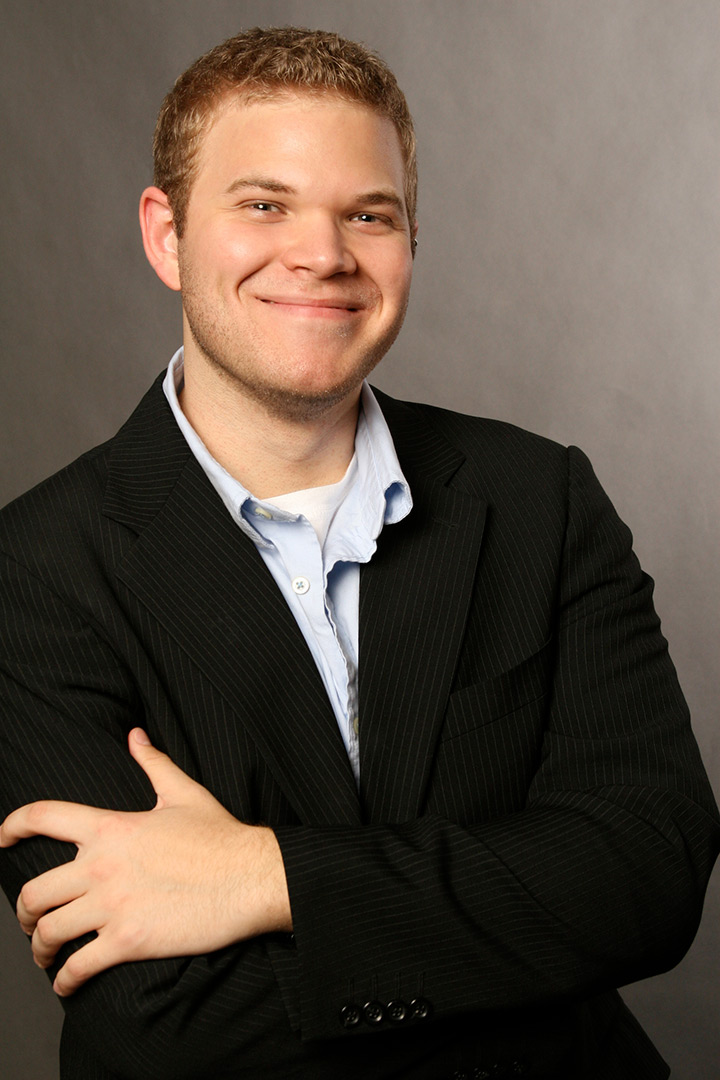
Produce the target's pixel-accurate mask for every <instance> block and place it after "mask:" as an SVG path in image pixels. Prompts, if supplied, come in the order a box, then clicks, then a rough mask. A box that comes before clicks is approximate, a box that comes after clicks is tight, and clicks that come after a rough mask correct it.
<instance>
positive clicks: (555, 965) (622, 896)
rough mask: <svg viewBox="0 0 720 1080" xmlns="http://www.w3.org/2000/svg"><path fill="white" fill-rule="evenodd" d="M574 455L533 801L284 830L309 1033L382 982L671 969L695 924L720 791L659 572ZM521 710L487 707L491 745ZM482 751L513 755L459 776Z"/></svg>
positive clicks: (554, 988) (472, 1006) (505, 1004)
mask: <svg viewBox="0 0 720 1080" xmlns="http://www.w3.org/2000/svg"><path fill="white" fill-rule="evenodd" d="M568 470H569V478H568V494H567V515H566V521H567V525H566V533H565V541H564V546H563V552H562V568H561V573H560V580H559V594H558V599H557V604H556V609H557V615H556V621H555V625H554V627H553V634H552V640H553V646H552V647H553V649H554V664H553V667H552V670H551V676H550V685H549V693H548V699H547V707H546V709H545V713H544V716H543V717H542V719H541V733H540V738H539V741H538V755H537V768H536V771H535V773H534V776H533V777H532V780H531V782H530V785H529V789H528V791H527V800H526V802H525V805H524V806H522V807H521V808H520V809H519V810H517V811H516V812H514V813H512V814H509V815H506V816H502V817H499V818H498V819H496V820H492V821H473V820H472V816H471V815H468V819H467V820H460V819H459V818H457V819H454V820H448V818H447V817H446V816H443V815H441V814H440V813H438V812H437V810H436V809H434V808H433V804H432V799H431V800H430V801H429V805H428V812H427V813H426V814H424V815H423V816H422V817H420V818H419V819H417V820H413V821H407V822H401V823H398V824H396V825H394V826H392V827H389V826H369V827H367V828H364V829H361V830H357V829H345V828H338V829H335V830H327V831H323V833H322V835H319V834H318V833H317V831H315V830H312V829H304V828H297V829H280V830H278V837H279V841H280V845H281V848H282V851H283V857H284V859H285V866H286V871H287V876H288V882H289V888H290V897H291V902H292V909H293V921H294V927H295V935H296V940H297V947H298V953H299V956H300V960H301V969H302V981H301V989H300V995H299V997H300V1001H301V1008H302V1023H301V1029H302V1033H303V1037H305V1038H309V1039H313V1038H323V1037H324V1038H328V1037H332V1036H337V1035H340V1034H342V1033H343V1030H344V1028H343V1022H342V1019H341V1017H343V1016H344V1017H345V1020H347V1012H346V1013H344V1014H342V1013H341V1010H342V1007H343V1003H350V1004H353V1003H354V1004H356V1005H359V1006H360V1008H359V1009H357V1010H355V1012H354V1014H353V1019H354V1020H355V1022H356V1023H357V1026H358V1027H363V1026H365V1020H364V1018H363V1015H362V1005H363V1003H364V1002H367V1001H370V1000H373V999H374V1000H378V1001H379V1002H380V1003H381V1004H382V1003H385V1004H387V1003H388V1002H391V1001H392V1000H394V999H398V998H400V999H403V1000H404V1001H405V1002H409V1001H410V1000H411V999H413V998H418V997H420V998H423V999H425V1001H426V1002H429V1003H430V1005H431V1007H432V1008H433V1009H434V1012H435V1015H436V1016H437V1015H448V1014H451V1013H459V1012H463V1011H469V1010H473V1011H474V1010H486V1009H490V1010H495V1009H503V1008H517V1007H522V1006H527V1005H533V1004H538V1003H551V1002H553V1001H556V1002H557V1001H561V1000H563V999H565V1000H568V999H569V1000H579V999H581V998H584V997H587V996H588V995H591V994H593V993H597V992H600V991H602V990H605V989H607V988H610V987H617V986H620V985H623V984H624V983H627V982H630V981H633V980H636V979H639V978H643V977H646V976H648V975H651V974H656V973H658V972H660V971H663V970H666V969H667V968H669V967H671V966H672V965H674V964H675V963H677V961H678V960H679V959H680V958H681V956H682V955H683V953H684V951H685V950H686V949H687V947H688V946H689V944H690V942H691V940H692V938H693V936H694V933H695V930H696V927H697V924H698V921H699V918H700V914H701V910H702V902H703V896H704V891H705V886H706V882H707V879H708V876H709V873H710V870H711V868H712V864H713V861H714V858H715V855H716V853H717V850H718V844H719V842H720V833H719V830H718V818H717V810H716V808H715V805H714V801H713V797H712V793H711V791H710V788H709V785H708V781H707V778H706V776H705V773H704V770H703V766H702V763H701V761H700V757H699V753H698V749H697V746H696V743H695V740H694V738H693V735H692V732H691V729H690V724H689V718H688V714H687V708H686V705H685V702H684V699H683V697H682V693H681V691H680V689H679V686H678V684H677V679H676V675H675V670H674V667H673V665H672V663H671V661H670V659H669V657H668V653H667V647H666V643H665V640H664V638H663V637H662V635H661V633H660V629H659V620H658V619H657V616H656V615H655V612H654V610H653V604H652V582H651V581H650V579H649V578H647V577H646V576H645V575H644V574H643V573H642V571H641V570H640V567H639V566H638V563H637V560H636V559H635V556H634V555H633V553H632V550H631V537H630V533H629V531H628V530H627V528H626V527H625V526H624V525H623V524H622V523H621V522H620V520H619V519H618V517H617V515H616V514H615V511H614V510H613V508H612V506H611V504H610V502H609V501H608V499H607V497H606V496H605V494H604V492H603V491H602V489H601V487H600V485H599V484H598V482H597V480H596V479H595V477H594V474H593V473H592V470H591V468H590V466H589V463H588V462H587V459H586V458H585V457H584V455H582V454H581V453H580V452H579V451H576V450H571V451H570V452H569V458H568ZM481 689H482V688H481ZM478 700H479V701H482V700H483V695H482V693H479V694H478ZM516 719H517V724H518V725H521V724H522V722H523V721H522V718H521V717H519V716H518V718H515V717H513V716H511V715H506V716H503V717H502V719H500V720H497V721H496V722H495V724H496V729H497V734H496V737H495V744H496V745H497V746H498V747H499V748H500V751H501V750H502V744H503V731H502V730H501V728H505V729H506V730H507V731H508V732H509V731H510V728H511V726H512V725H513V723H515V720H516ZM481 722H482V721H481V720H480V719H478V724H479V723H481ZM519 729H520V730H521V727H520V728H519ZM533 737H534V735H533V734H531V728H530V726H528V733H527V738H528V739H530V738H533ZM481 764H482V765H483V768H484V769H485V771H487V770H488V768H492V767H495V768H498V767H499V768H507V769H512V768H513V767H514V762H513V761H512V760H509V759H508V760H505V761H504V762H503V759H502V756H501V753H500V752H498V756H497V759H496V760H493V761H492V762H491V763H490V765H488V763H487V762H485V763H479V762H477V761H475V762H473V761H472V760H470V761H469V762H468V764H467V767H466V775H465V776H464V777H463V778H462V784H463V786H464V787H465V788H469V787H471V786H472V770H473V768H475V769H478V770H479V769H480V766H481ZM467 774H469V775H470V780H469V782H468V775H467ZM458 782H459V783H460V779H459V781H458ZM478 783H480V780H479V779H478Z"/></svg>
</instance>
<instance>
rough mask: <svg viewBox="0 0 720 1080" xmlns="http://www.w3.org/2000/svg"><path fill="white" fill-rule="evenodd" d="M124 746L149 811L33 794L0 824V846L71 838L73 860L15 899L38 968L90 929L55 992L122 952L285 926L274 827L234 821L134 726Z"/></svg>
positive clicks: (192, 950)
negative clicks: (142, 781)
mask: <svg viewBox="0 0 720 1080" xmlns="http://www.w3.org/2000/svg"><path fill="white" fill-rule="evenodd" d="M128 745H129V749H130V753H131V754H132V756H133V758H134V759H135V761H136V762H137V763H138V764H139V765H140V766H141V768H142V769H143V770H144V772H145V773H146V775H147V776H148V778H149V780H150V782H151V783H152V786H153V788H154V790H155V792H156V794H157V804H156V806H155V807H154V808H153V809H152V810H149V811H144V812H135V813H123V812H119V811H110V810H101V809H98V808H96V807H89V806H82V805H80V804H78V803H67V802H56V801H47V802H36V803H30V804H29V805H27V806H23V807H20V809H18V810H15V811H14V812H13V813H11V814H9V815H8V817H7V818H6V819H5V821H4V822H3V824H2V826H0V847H9V846H11V845H13V844H15V843H16V842H17V841H18V840H22V839H26V838H27V837H31V836H49V837H53V838H54V839H56V840H64V841H67V842H70V843H72V844H75V845H76V847H77V855H76V857H75V859H74V860H73V861H72V862H68V863H64V864H62V865H60V866H57V867H55V868H53V869H52V870H48V871H46V872H45V873H44V874H41V875H40V876H39V877H36V878H34V879H33V880H31V881H29V882H28V883H27V884H26V885H25V886H24V888H23V889H22V891H21V893H20V897H19V899H18V903H17V916H18V919H19V921H20V925H21V926H22V928H23V930H24V931H25V933H26V934H28V935H32V949H33V954H34V957H35V962H36V963H37V964H38V966H39V967H41V968H47V967H50V966H51V964H52V963H53V961H54V959H55V957H56V955H57V953H58V950H59V949H60V948H61V947H62V946H63V945H64V944H65V943H66V942H69V941H73V940H75V939H76V938H79V937H81V936H82V935H83V934H86V933H88V932H91V931H95V932H96V934H97V936H96V937H95V938H94V939H93V940H91V941H90V942H89V943H88V944H86V945H84V946H83V947H82V948H80V949H79V950H78V951H77V952H75V953H73V954H72V955H71V956H70V957H69V959H68V960H67V961H66V962H65V964H64V965H63V966H62V967H61V969H60V971H59V972H58V974H57V976H56V978H55V982H54V989H55V991H56V993H58V994H59V995H60V996H62V997H65V996H68V995H70V994H73V993H74V992H75V991H76V990H77V989H78V987H79V986H81V985H82V984H83V983H84V982H86V981H87V980H88V979H90V978H92V977H93V976H94V975H97V974H98V973H99V972H101V971H104V970H105V969H107V968H109V967H113V966H114V965H116V964H120V963H124V962H126V961H130V960H149V959H153V960H157V959H162V958H165V957H176V956H188V955H198V954H202V953H205V952H211V951H213V950H216V949H220V948H223V947H225V946H226V945H231V944H234V943H236V942H238V941H243V940H246V939H247V938H252V937H256V936H258V935H260V934H263V933H269V932H274V931H290V930H291V929H292V918H291V913H290V901H289V897H288V889H287V883H286V880H285V873H284V869H283V862H282V857H281V854H280V848H279V846H278V843H277V840H276V839H275V834H274V833H273V831H272V830H271V829H268V828H265V827H263V826H253V825H245V824H243V823H242V822H240V821H238V820H237V819H236V818H234V817H233V816H232V815H231V814H230V813H228V811H227V810H225V808H224V807H223V806H222V805H221V804H220V803H219V802H218V801H217V800H216V799H215V798H214V797H213V796H212V795H211V794H210V792H209V791H207V790H206V789H205V788H204V787H202V786H201V785H200V784H197V783H196V782H195V781H194V780H191V779H190V777H188V776H187V775H186V774H185V773H183V772H182V770H181V769H179V768H178V767H177V766H176V765H174V764H173V762H172V761H171V760H170V758H168V757H167V756H166V755H165V754H163V753H161V752H160V751H159V750H156V749H155V748H154V747H153V746H152V745H151V744H150V742H149V740H148V738H147V736H146V735H145V733H144V732H143V731H142V730H141V729H139V728H135V729H133V731H131V732H130V736H129V740H128Z"/></svg>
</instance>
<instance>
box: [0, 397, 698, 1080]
mask: <svg viewBox="0 0 720 1080" xmlns="http://www.w3.org/2000/svg"><path fill="white" fill-rule="evenodd" d="M380 401H381V404H382V406H383V409H384V411H385V415H386V417H387V419H388V422H389V424H390V427H391V430H392V433H393V437H394V439H395V443H396V447H397V450H398V454H399V457H400V460H401V463H402V467H403V470H404V471H405V474H406V476H407V478H408V480H409V482H410V485H411V488H412V492H413V497H414V500H415V507H414V509H413V511H412V513H411V514H410V516H409V517H408V518H407V519H406V520H405V521H403V522H401V523H399V524H397V525H393V526H389V527H387V528H386V529H385V530H384V532H383V533H382V535H381V537H380V540H379V546H378V551H377V554H376V556H375V557H374V558H373V560H372V561H371V562H370V564H369V565H368V566H366V567H363V569H362V576H361V607H360V718H361V720H360V723H361V774H362V781H361V790H360V792H359V793H358V791H357V790H356V788H355V785H354V781H353V778H352V775H351V771H350V768H349V765H348V762H347V758H346V755H345V752H344V748H343V744H342V741H341V738H340V735H339V732H338V729H337V724H336V722H335V720H334V717H333V714H332V710H331V708H330V705H329V703H328V701H327V699H326V696H325V693H324V691H323V687H322V683H321V680H320V677H319V675H318V673H317V671H316V669H315V666H314V664H313V661H312V659H311V656H310V653H309V651H308V649H307V647H306V645H305V643H304V640H303V638H302V635H301V633H300V631H299V630H298V628H297V626H296V624H295V622H294V620H293V617H292V615H291V614H290V612H289V610H288V609H287V607H286V605H285V603H284V601H283V599H282V597H281V595H280V593H279V592H278V590H277V588H276V586H275V585H274V582H273V581H272V578H271V577H270V575H269V573H268V571H267V569H266V568H265V566H264V564H263V562H262V560H261V558H260V557H259V556H258V553H257V551H256V550H255V548H254V546H253V544H252V543H250V542H249V541H248V540H247V538H246V537H244V536H243V535H242V534H241V533H240V531H239V530H238V529H237V527H236V526H235V525H234V524H233V522H232V520H231V519H230V517H229V515H228V514H227V512H226V511H225V509H224V507H223V506H222V504H221V502H220V500H219V499H218V497H217V495H216V493H215V492H214V490H213V489H212V487H211V485H210V484H209V482H208V481H207V479H206V477H205V476H204V474H203V473H202V471H201V469H200V467H199V466H198V465H197V463H196V461H195V459H194V458H193V457H192V456H191V454H190V452H189V450H188V448H187V446H186V444H185V442H184V440H183V438H182V436H181V434H180V433H179V431H178V429H177V427H176V425H175V422H174V420H173V418H172V415H171V413H170V411H169V409H168V407H167V404H166V402H165V399H164V396H163V394H162V391H161V388H160V383H159V381H158V383H156V385H155V386H154V387H153V389H152V390H151V391H150V393H149V394H148V395H147V397H146V398H145V399H144V401H143V402H142V403H141V405H140V406H139V408H138V410H137V411H136V412H135V414H134V415H133V416H132V417H131V419H130V420H129V421H128V423H127V424H126V425H125V427H124V428H123V429H122V430H121V432H120V433H119V434H118V435H117V436H116V437H115V438H114V439H113V440H111V441H110V442H109V443H107V444H105V445H103V446H101V447H99V448H97V449H95V450H94V451H91V452H90V453H89V454H87V455H85V456H84V457H83V458H81V459H80V460H79V461H77V462H76V463H75V464H73V465H72V466H70V467H69V468H68V469H66V470H64V471H63V472H61V473H59V474H58V475H57V476H55V477H53V478H52V479H51V480H49V481H47V482H46V483H45V484H43V485H41V486H40V487H39V488H36V489H35V490H34V491H32V492H30V493H29V494H28V495H26V496H24V497H23V498H22V499H20V500H18V501H17V502H16V503H14V504H12V505H11V506H10V507H8V508H6V510H5V511H4V512H3V514H2V515H0V545H1V547H2V550H3V552H4V554H3V565H2V578H1V580H2V587H1V594H0V599H1V603H2V609H1V610H2V615H1V618H2V645H1V647H0V649H1V652H0V669H1V678H2V685H1V688H0V693H1V701H2V725H1V728H0V731H1V736H2V762H1V770H2V782H1V784H0V798H1V803H2V805H1V806H0V812H2V813H3V814H4V813H6V812H7V811H9V810H10V809H12V808H13V807H15V806H18V805H20V804H21V803H24V802H27V801H29V800H32V799H36V798H40V797H58V798H64V799H73V800H78V801H82V802H87V803H91V804H95V805H106V806H114V807H121V808H126V809H137V808H146V807H148V806H150V805H152V804H153V802H154V799H153V795H152V792H151V790H150V789H149V786H148V783H147V781H146V779H145V777H144V775H143V774H142V773H141V772H140V770H139V769H138V768H137V767H136V766H135V765H134V763H133V762H132V760H131V759H130V758H129V756H128V754H127V751H126V749H125V736H126V733H127V731H128V729H129V728H130V727H131V726H133V725H135V724H137V723H142V724H143V725H144V726H145V727H146V728H147V730H148V731H149V733H150V736H151V737H152V739H153V741H154V742H155V743H156V745H158V746H160V747H161V748H163V749H165V750H167V752H168V753H169V754H170V755H171V756H172V758H173V759H174V760H175V761H176V762H177V763H178V764H179V765H180V766H181V767H182V768H183V769H185V770H186V771H187V772H188V773H190V774H191V775H192V776H194V777H195V778H196V779H198V780H199V781H200V782H201V783H203V784H204V785H205V786H206V787H208V788H209V789H210V790H211V791H212V792H213V793H214V794H215V795H216V796H217V797H218V798H219V799H220V800H221V801H222V802H223V803H224V804H225V805H226V806H227V807H228V808H229V809H230V810H231V811H232V813H234V814H235V815H237V816H238V817H239V818H241V819H243V820H245V821H249V822H265V823H267V824H270V825H272V826H273V827H274V828H275V829H276V831H277V835H278V837H279V840H280V844H281V847H282V851H283V856H284V859H285V864H286V870H287V876H288V882H289V887H290V896H291V901H292V908H293V918H294V925H295V938H294V940H292V939H288V938H284V937H282V936H280V937H277V938H274V937H273V938H263V939H258V940H253V941H250V942H247V943H244V944H241V945H238V946H236V947H233V948H228V949H225V950H222V951H221V952H218V953H214V954H212V955H209V956H202V957H194V958H184V959H179V960H177V961H165V962H155V963H140V964H130V965H123V966H121V967H119V968H116V969H114V970H112V971H109V972H107V973H104V974H102V975H99V976H97V977H96V978H95V979H94V980H93V981H92V982H91V983H90V984H89V985H88V986H87V987H86V988H84V989H83V990H81V991H80V992H79V993H78V994H77V995H76V996H75V997H74V998H72V999H69V1000H68V1001H67V1002H66V1014H67V1019H66V1024H65V1031H64V1036H63V1049H62V1059H63V1076H64V1077H68V1078H70V1077H72V1080H85V1078H93V1080H100V1078H111V1077H123V1078H147V1080H163V1078H167V1080H182V1078H185V1077H187V1078H229V1077H247V1078H263V1080H264V1078H268V1077H270V1078H272V1077H278V1078H280V1077H282V1078H288V1077H299V1078H300V1077H302V1078H307V1080H322V1078H328V1080H329V1078H343V1080H345V1078H353V1077H358V1078H359V1077H369V1078H372V1080H382V1078H384V1077H387V1078H390V1077H397V1078H399V1077H407V1078H413V1080H421V1078H426V1080H438V1078H442V1077H445V1076H447V1077H450V1076H452V1075H455V1074H458V1075H466V1076H467V1077H470V1076H485V1075H493V1076H516V1075H526V1076H541V1075H542V1076H557V1077H559V1076H567V1077H572V1078H591V1077H592V1078H603V1080H624V1078H627V1080H630V1078H632V1080H639V1078H643V1077H644V1078H647V1080H654V1078H660V1077H665V1076H666V1075H667V1068H666V1066H665V1065H664V1064H663V1062H662V1061H661V1060H660V1058H659V1056H658V1055H657V1054H656V1052H655V1051H654V1050H653V1048H652V1047H651V1045H650V1044H649V1043H648V1041H647V1040H646V1038H645V1036H644V1035H643V1034H642V1032H641V1031H640V1029H639V1028H638V1027H637V1025H636V1024H635V1022H634V1021H633V1019H632V1017H630V1015H629V1013H627V1010H625V1008H624V1007H623V1006H622V1005H621V1003H620V1000H619V998H618V996H617V994H616V993H615V991H614V990H613V988H614V987H615V986H618V985H621V984H622V983H624V982H627V981H630V980H633V979H637V978H641V977H643V976H645V975H648V974H651V973H655V972H657V971H659V970H662V969H664V968H667V967H668V966H670V965H672V964H673V963H675V962H676V961H677V960H678V959H679V957H680V956H681V955H682V953H683V951H684V950H685V948H686V947H687V945H688V944H689V942H690V940H691V939H692V936H693V934H694V931H695V928H696V924H697V920H698V918H699V914H700V910H701V903H702V896H703V891H704V887H705V882H706V879H707V876H708V874H709V872H710V868H711V866H712V862H713V858H714V856H715V854H716V851H717V846H718V828H717V818H716V810H715V808H714V804H713V800H712V795H711V793H710V791H709V787H708V784H707V780H706V777H705V774H704V772H703V769H702V765H701V762H700V760H699V757H698V753H697V748H696V745H695V742H694V740H693V737H692V734H691V732H690V728H689V723H688V718H687V714H686V709H685V705H684V702H683V699H682V696H681V693H680V691H679V689H678V686H677V683H676V679H675V674H674V670H673V667H672V664H671V662H670V661H669V659H668V656H667V652H666V646H665V642H664V640H663V638H662V636H661V634H660V631H659V624H658V620H657V618H656V616H655V614H654V612H653V608H652V602H651V591H652V585H651V582H650V581H649V579H648V578H646V577H645V576H644V575H643V574H642V572H641V571H640V569H639V567H638V565H637V562H636V561H635V558H634V556H633V555H632V553H631V550H630V535H629V533H628V531H627V529H626V528H625V527H624V526H623V525H622V524H621V523H620V522H619V520H618V518H617V517H616V515H615V513H614V511H613V510H612V507H611V506H610V504H609V502H608V501H607V498H606V497H605V495H604V494H603V492H602V490H601V489H600V487H599V485H598V484H597V481H596V480H595V478H594V476H593V474H592V471H591V470H590V467H589V465H588V464H587V461H586V459H585V458H584V457H583V456H582V454H581V453H580V452H579V451H577V450H570V451H566V450H565V449H563V448H561V447H558V446H556V445H555V444H553V443H550V442H548V441H546V440H543V439H541V438H538V437H535V436H532V435H528V434H527V433H524V432H521V431H519V430H518V429H516V428H513V427H510V426H508V425H503V424H499V423H494V422H490V421H482V420H475V419H471V418H468V417H465V416H460V415H456V414H451V413H447V412H444V411H441V410H436V409H432V408H429V407H426V406H418V405H408V404H402V403H398V402H393V401H391V400H389V399H387V398H385V397H384V396H382V395H380ZM72 851H73V849H72V848H68V847H67V846H66V845H63V844H60V843H57V842H54V841H46V840H42V839H36V840H33V841H27V842H25V843H23V844H20V845H19V846H18V847H17V848H15V849H12V850H9V851H7V852H2V855H1V862H0V865H1V867H2V882H3V886H4V887H5V889H6V891H7V892H8V894H9V896H10V898H11V899H12V900H13V901H14V898H15V895H16V894H17V892H18V890H19V888H20V887H21V885H22V882H23V881H24V880H26V879H27V878H28V877H30V876H34V875H35V874H37V873H38V872H39V871H41V870H42V869H44V868H46V867H48V866H49V865H52V864H54V863H57V862H58V861H61V860H65V859H67V858H69V857H71V856H72ZM367 1002H376V1003H379V1006H380V1008H379V1009H378V1008H377V1007H376V1008H374V1009H370V1010H367V1011H366V1012H363V1006H364V1005H365V1004H366V1003H367ZM413 1002H415V1005H413ZM389 1003H395V1004H394V1005H393V1007H392V1008H388V1005H389ZM398 1003H399V1004H398ZM403 1011H404V1012H405V1013H406V1014H407V1015H406V1018H405V1019H398V1018H399V1017H400V1016H401V1015H402V1013H403ZM427 1014H429V1015H427ZM378 1017H379V1019H378ZM493 1068H494V1069H495V1072H492V1069H493ZM473 1070H475V1071H473Z"/></svg>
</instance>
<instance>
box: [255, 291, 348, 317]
mask: <svg viewBox="0 0 720 1080" xmlns="http://www.w3.org/2000/svg"><path fill="white" fill-rule="evenodd" d="M258 299H259V300H261V301H262V303H263V304H267V305H269V306H270V307H272V308H275V309H277V310H278V311H280V312H286V313H287V314H288V315H297V316H308V317H310V318H321V319H322V318H325V319H338V318H346V317H347V316H349V315H356V314H357V313H358V312H359V311H361V310H362V305H360V304H358V303H353V302H352V301H348V300H311V299H309V298H308V297H302V298H299V297H284V296H282V297H267V296H260V297H258Z"/></svg>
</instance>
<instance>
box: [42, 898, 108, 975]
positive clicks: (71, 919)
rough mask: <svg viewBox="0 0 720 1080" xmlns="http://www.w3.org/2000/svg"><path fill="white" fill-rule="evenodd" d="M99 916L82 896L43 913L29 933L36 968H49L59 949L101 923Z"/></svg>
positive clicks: (96, 927)
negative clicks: (31, 932)
mask: <svg viewBox="0 0 720 1080" xmlns="http://www.w3.org/2000/svg"><path fill="white" fill-rule="evenodd" d="M102 921H103V920H102V916H101V915H99V914H98V913H97V912H95V911H93V910H91V908H90V906H89V904H88V903H86V902H85V898H84V897H82V898H81V899H80V900H76V901H74V902H73V903H71V904H66V905H65V906H64V907H61V908H57V909H56V910H55V911H51V912H49V913H48V914H47V915H43V916H42V918H41V919H39V920H38V924H37V926H36V927H35V930H34V933H33V936H32V951H33V956H34V958H35V963H36V964H37V965H38V967H41V968H47V967H50V965H51V964H52V962H53V960H54V959H55V957H56V955H57V953H58V950H59V949H60V948H62V946H63V945H65V944H66V943H67V942H68V941H75V939H76V938H79V937H82V935H83V934H87V933H89V932H90V931H93V930H97V929H98V927H99V926H100V925H101V924H102Z"/></svg>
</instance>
